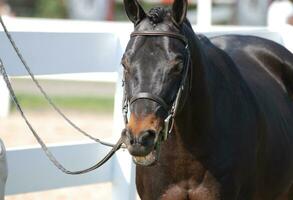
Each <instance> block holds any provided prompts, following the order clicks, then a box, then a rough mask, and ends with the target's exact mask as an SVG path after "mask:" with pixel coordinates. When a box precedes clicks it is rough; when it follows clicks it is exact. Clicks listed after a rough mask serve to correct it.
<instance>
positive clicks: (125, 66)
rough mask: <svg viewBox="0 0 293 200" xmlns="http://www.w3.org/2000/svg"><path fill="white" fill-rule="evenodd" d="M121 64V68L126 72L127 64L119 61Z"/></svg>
mask: <svg viewBox="0 0 293 200" xmlns="http://www.w3.org/2000/svg"><path fill="white" fill-rule="evenodd" d="M121 65H122V67H123V69H124V70H125V72H128V66H127V65H126V64H125V63H124V62H121Z"/></svg>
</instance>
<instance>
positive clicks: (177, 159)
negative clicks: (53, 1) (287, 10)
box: [122, 0, 293, 200]
mask: <svg viewBox="0 0 293 200" xmlns="http://www.w3.org/2000/svg"><path fill="white" fill-rule="evenodd" d="M124 4H125V8H126V13H127V15H128V17H129V19H130V20H131V21H132V22H133V23H134V25H135V30H134V32H133V33H132V35H131V39H130V41H129V43H128V46H127V49H126V51H125V54H124V57H123V59H122V64H123V66H124V81H125V102H126V105H129V106H130V112H131V113H130V118H129V121H128V122H127V127H126V129H125V131H124V133H123V134H124V135H125V138H126V140H125V144H126V145H127V148H128V150H129V152H130V154H131V155H132V156H133V159H134V162H135V163H136V164H137V174H136V183H137V189H138V192H139V195H140V197H141V199H142V200H157V199H162V200H189V199H190V200H293V186H292V184H293V55H292V54H291V53H290V52H289V51H288V50H286V49H285V48H284V47H282V46H280V45H278V44H276V43H274V42H272V41H269V40H265V39H261V38H258V37H252V36H239V35H229V36H219V37H214V38H211V39H208V38H206V37H205V36H202V35H196V34H195V33H194V32H193V30H192V28H191V25H190V23H189V22H188V20H187V19H186V10H187V0H175V2H174V4H173V7H172V9H165V8H159V7H158V8H153V9H151V10H150V11H149V12H148V13H146V12H144V10H143V9H142V7H141V6H140V5H139V3H138V2H137V0H124ZM173 119H174V121H173ZM168 122H169V123H168Z"/></svg>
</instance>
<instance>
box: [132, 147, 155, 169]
mask: <svg viewBox="0 0 293 200" xmlns="http://www.w3.org/2000/svg"><path fill="white" fill-rule="evenodd" d="M158 154H159V153H158V151H157V150H156V149H154V150H153V151H151V152H150V153H149V154H148V155H146V156H133V161H134V163H135V164H136V165H141V166H151V165H154V164H155V163H156V162H157V160H158V157H159V155H158Z"/></svg>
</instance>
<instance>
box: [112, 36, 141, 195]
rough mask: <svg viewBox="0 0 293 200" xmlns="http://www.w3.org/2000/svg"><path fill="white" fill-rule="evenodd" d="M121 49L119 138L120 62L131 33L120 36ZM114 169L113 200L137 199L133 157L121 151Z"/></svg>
mask: <svg viewBox="0 0 293 200" xmlns="http://www.w3.org/2000/svg"><path fill="white" fill-rule="evenodd" d="M117 39H118V43H119V45H118V46H119V47H118V48H116V49H117V67H118V69H117V71H118V80H117V83H116V94H115V105H114V130H113V131H114V135H115V138H119V137H120V135H121V130H122V129H123V128H124V121H123V116H122V98H123V88H122V67H121V64H120V60H121V57H122V54H123V52H124V50H125V48H126V45H127V43H128V40H129V33H128V32H127V31H126V32H120V33H119V34H118V38H117ZM114 159H115V161H114V169H113V178H112V183H113V200H120V199H123V200H124V199H127V200H135V199H136V185H135V166H134V164H133V162H132V157H131V156H130V154H129V152H128V151H127V150H120V151H118V152H117V153H116V154H115V157H114Z"/></svg>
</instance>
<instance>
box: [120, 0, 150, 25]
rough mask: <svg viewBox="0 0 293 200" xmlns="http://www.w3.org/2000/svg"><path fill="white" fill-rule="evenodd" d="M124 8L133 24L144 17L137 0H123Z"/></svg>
mask: <svg viewBox="0 0 293 200" xmlns="http://www.w3.org/2000/svg"><path fill="white" fill-rule="evenodd" d="M124 8H125V11H126V14H127V16H128V18H129V19H130V21H132V22H133V23H134V24H137V23H138V22H140V21H141V20H142V19H143V18H145V16H146V14H145V12H144V10H143V8H142V7H141V6H140V4H139V3H138V2H137V0H124Z"/></svg>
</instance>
